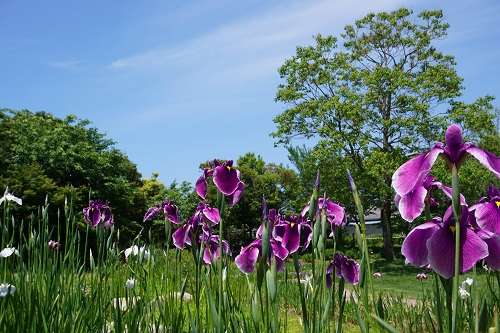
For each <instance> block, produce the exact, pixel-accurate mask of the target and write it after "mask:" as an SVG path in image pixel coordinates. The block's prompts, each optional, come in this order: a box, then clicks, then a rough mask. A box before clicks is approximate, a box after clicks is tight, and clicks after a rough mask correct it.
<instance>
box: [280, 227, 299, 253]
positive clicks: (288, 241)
mask: <svg viewBox="0 0 500 333" xmlns="http://www.w3.org/2000/svg"><path fill="white" fill-rule="evenodd" d="M282 244H283V246H284V247H285V248H286V249H287V250H288V252H289V253H295V252H297V250H298V249H299V246H300V225H299V224H298V223H287V224H286V226H285V234H284V235H283V238H282Z"/></svg>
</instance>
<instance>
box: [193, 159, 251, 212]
mask: <svg viewBox="0 0 500 333" xmlns="http://www.w3.org/2000/svg"><path fill="white" fill-rule="evenodd" d="M209 178H212V180H213V183H214V185H215V187H216V188H217V190H218V191H219V192H220V193H222V194H223V195H225V196H226V197H228V198H229V203H230V205H231V206H234V205H236V204H237V203H238V201H240V199H241V197H242V195H243V192H244V191H245V184H244V183H243V182H242V181H241V179H240V171H239V170H238V169H236V168H234V167H233V161H231V160H228V161H225V162H221V161H219V160H213V161H212V162H211V163H210V167H208V168H205V169H204V170H203V174H202V175H201V176H200V178H198V180H197V181H196V185H195V188H196V193H197V194H198V196H200V198H202V199H203V200H205V199H206V196H207V190H208V179H209Z"/></svg>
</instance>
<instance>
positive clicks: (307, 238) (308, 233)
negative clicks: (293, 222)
mask: <svg viewBox="0 0 500 333" xmlns="http://www.w3.org/2000/svg"><path fill="white" fill-rule="evenodd" d="M311 240H312V227H311V226H310V225H309V224H306V223H303V224H301V226H300V242H301V244H302V251H304V250H305V249H307V247H308V246H309V244H310V243H311Z"/></svg>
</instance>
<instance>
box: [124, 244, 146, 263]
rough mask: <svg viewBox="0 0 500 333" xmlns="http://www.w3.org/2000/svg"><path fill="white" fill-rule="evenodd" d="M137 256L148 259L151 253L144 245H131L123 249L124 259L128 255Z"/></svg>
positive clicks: (126, 258)
mask: <svg viewBox="0 0 500 333" xmlns="http://www.w3.org/2000/svg"><path fill="white" fill-rule="evenodd" d="M131 255H133V256H139V259H140V260H142V259H145V260H149V257H150V256H151V253H150V252H149V250H147V249H146V247H145V246H141V247H138V246H137V245H133V246H131V247H129V248H128V249H125V260H128V257H129V256H131Z"/></svg>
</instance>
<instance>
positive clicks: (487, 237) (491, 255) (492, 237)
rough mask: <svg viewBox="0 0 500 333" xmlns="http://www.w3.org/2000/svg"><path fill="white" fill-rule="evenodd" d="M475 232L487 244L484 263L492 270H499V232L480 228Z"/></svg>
mask: <svg viewBox="0 0 500 333" xmlns="http://www.w3.org/2000/svg"><path fill="white" fill-rule="evenodd" d="M477 234H478V235H479V237H481V239H482V240H483V241H484V242H485V243H486V244H488V256H487V257H486V258H484V263H485V264H486V266H488V267H489V268H490V269H492V270H495V271H498V270H500V234H497V233H493V232H489V231H486V230H481V229H480V230H478V232H477Z"/></svg>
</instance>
